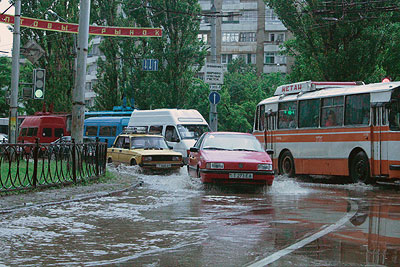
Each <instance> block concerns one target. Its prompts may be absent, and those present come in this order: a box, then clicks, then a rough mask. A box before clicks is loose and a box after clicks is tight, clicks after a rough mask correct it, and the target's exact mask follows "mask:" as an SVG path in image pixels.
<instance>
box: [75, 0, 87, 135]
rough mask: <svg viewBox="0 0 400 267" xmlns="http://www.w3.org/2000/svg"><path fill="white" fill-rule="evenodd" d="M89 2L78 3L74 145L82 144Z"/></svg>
mask: <svg viewBox="0 0 400 267" xmlns="http://www.w3.org/2000/svg"><path fill="white" fill-rule="evenodd" d="M89 17H90V0H81V1H80V13H79V32H78V59H77V63H78V64H77V73H76V81H75V87H74V90H73V94H72V129H71V137H72V138H73V139H75V142H76V143H83V124H84V121H85V75H86V62H87V53H88V38H89Z"/></svg>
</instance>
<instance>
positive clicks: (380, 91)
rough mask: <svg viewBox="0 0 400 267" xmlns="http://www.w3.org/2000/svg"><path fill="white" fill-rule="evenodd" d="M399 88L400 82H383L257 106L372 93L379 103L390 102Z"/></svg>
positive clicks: (280, 98) (282, 97) (273, 99)
mask: <svg viewBox="0 0 400 267" xmlns="http://www.w3.org/2000/svg"><path fill="white" fill-rule="evenodd" d="M399 87H400V82H384V83H371V84H366V85H358V86H351V87H337V88H326V89H321V90H316V91H310V92H302V93H297V94H291V95H280V96H273V97H269V98H267V99H264V100H262V101H261V102H260V103H258V104H259V105H262V104H272V103H278V102H286V101H294V100H305V99H313V98H323V97H334V96H343V95H353V94H363V93H372V94H376V95H377V96H378V95H380V99H382V101H381V102H387V101H389V100H390V94H391V92H392V91H393V90H394V89H396V88H399ZM385 92H386V94H385ZM384 100H386V101H384ZM371 102H378V101H375V100H374V99H373V98H371Z"/></svg>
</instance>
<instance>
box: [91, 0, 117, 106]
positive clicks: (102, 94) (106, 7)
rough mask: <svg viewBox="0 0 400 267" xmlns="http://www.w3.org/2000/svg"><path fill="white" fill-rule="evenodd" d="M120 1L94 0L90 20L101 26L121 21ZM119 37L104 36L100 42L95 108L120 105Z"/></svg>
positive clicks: (94, 89) (113, 24) (95, 86)
mask: <svg viewBox="0 0 400 267" xmlns="http://www.w3.org/2000/svg"><path fill="white" fill-rule="evenodd" d="M119 5H120V1H115V0H96V1H94V6H93V12H92V20H93V21H94V22H95V23H96V24H98V25H103V26H115V25H118V23H119V22H121V19H120V17H119V14H118V6H119ZM121 42H122V39H121V38H117V37H104V38H102V42H101V44H100V47H99V49H100V51H101V52H102V53H103V55H104V59H103V58H102V57H99V59H98V60H97V65H98V68H97V83H96V84H95V85H94V87H93V91H94V92H95V93H96V94H97V97H96V98H95V104H94V109H95V110H112V109H113V107H114V106H119V105H121V102H122V100H121V98H122V94H123V92H122V90H123V89H122V88H121V75H120V71H121V65H122V64H121V55H120V43H121Z"/></svg>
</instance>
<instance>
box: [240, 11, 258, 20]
mask: <svg viewBox="0 0 400 267" xmlns="http://www.w3.org/2000/svg"><path fill="white" fill-rule="evenodd" d="M240 21H257V10H245V11H242V14H241V16H240Z"/></svg>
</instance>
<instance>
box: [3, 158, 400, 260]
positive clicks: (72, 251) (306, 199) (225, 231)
mask: <svg viewBox="0 0 400 267" xmlns="http://www.w3.org/2000/svg"><path fill="white" fill-rule="evenodd" d="M109 169H111V171H115V172H117V173H118V174H122V175H131V176H134V177H136V178H137V177H139V178H140V179H141V180H142V181H143V186H142V187H140V188H137V189H136V190H135V191H132V192H125V193H123V194H121V195H119V196H112V197H105V198H99V199H93V200H90V201H85V202H77V203H68V204H64V205H60V206H52V207H45V208H37V209H31V210H23V211H20V212H16V213H12V214H7V215H4V216H2V218H1V221H0V264H6V265H52V264H55V265H83V266H86V265H88V266H92V265H119V264H122V265H135V266H243V265H246V264H248V263H249V262H252V261H254V260H257V259H260V258H263V257H266V256H268V255H271V254H272V253H275V252H277V251H279V250H281V249H283V248H285V247H287V246H289V245H291V244H293V243H295V242H297V241H299V240H302V239H304V238H305V237H307V236H310V235H311V234H313V233H316V232H318V231H320V230H321V229H324V228H326V226H327V225H331V224H333V223H335V222H336V221H338V220H339V219H340V218H342V217H343V216H344V215H345V214H346V212H347V210H348V209H349V201H348V200H349V199H351V200H352V201H354V202H357V203H358V206H359V209H358V212H357V214H356V216H354V217H353V218H352V219H351V220H350V222H349V223H347V224H346V225H345V227H344V228H340V230H339V231H336V232H331V233H329V234H327V235H325V236H323V237H322V238H320V239H318V240H316V241H314V242H312V243H310V244H308V245H307V246H305V247H303V248H301V249H299V250H297V251H294V252H293V253H291V254H290V255H288V256H286V257H283V258H282V259H280V260H279V261H277V262H275V263H274V264H273V265H275V266H287V265H297V266H298V265H304V266H311V265H319V266H321V265H322V266H329V265H330V266H337V265H350V266H358V265H359V266H363V265H365V264H382V265H388V266H395V265H398V264H400V262H399V259H400V198H399V195H398V194H397V192H391V193H390V192H389V193H388V192H387V191H382V190H379V189H377V188H374V187H371V186H365V185H337V184H335V185H329V184H323V185H321V184H315V183H310V182H301V181H300V180H296V179H291V178H288V177H285V176H277V177H276V180H275V181H274V184H273V186H272V187H266V188H263V190H261V191H259V192H252V191H248V190H242V191H235V190H234V191H232V190H231V189H228V188H224V187H211V188H205V187H204V186H203V185H202V184H201V182H200V181H199V180H198V179H193V178H190V177H189V176H188V175H187V173H186V169H185V168H181V170H180V171H179V172H173V173H167V174H162V175H160V174H154V173H146V172H143V171H141V169H140V168H138V167H137V166H132V167H130V166H123V165H120V166H118V167H112V166H109Z"/></svg>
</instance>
